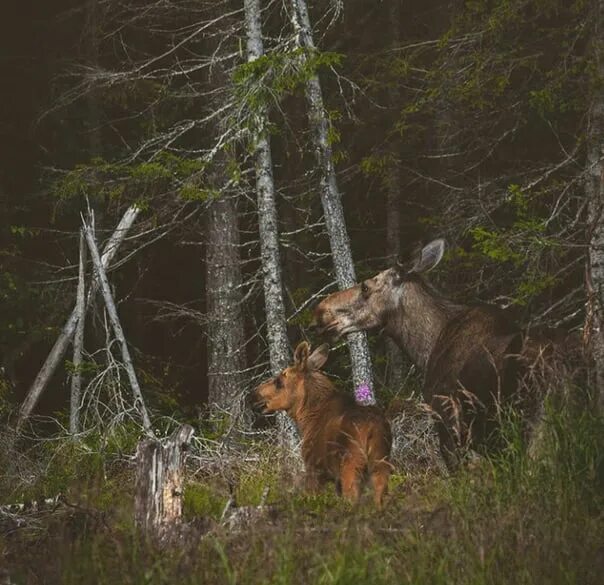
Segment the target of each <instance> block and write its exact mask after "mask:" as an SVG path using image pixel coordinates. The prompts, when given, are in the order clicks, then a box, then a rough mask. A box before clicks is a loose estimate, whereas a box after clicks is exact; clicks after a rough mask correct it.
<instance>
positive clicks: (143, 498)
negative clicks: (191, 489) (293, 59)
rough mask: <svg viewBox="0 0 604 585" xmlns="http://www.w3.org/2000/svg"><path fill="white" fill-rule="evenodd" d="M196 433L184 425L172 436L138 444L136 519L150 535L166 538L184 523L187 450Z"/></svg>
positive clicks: (138, 524)
mask: <svg viewBox="0 0 604 585" xmlns="http://www.w3.org/2000/svg"><path fill="white" fill-rule="evenodd" d="M192 436H193V427H191V426H190V425H181V426H180V427H179V428H178V429H176V430H175V431H174V432H173V433H172V435H170V437H169V438H168V439H165V440H163V441H157V440H153V439H143V440H142V441H141V442H140V443H139V444H138V447H137V450H136V496H135V502H134V510H135V511H134V513H135V522H136V525H137V527H138V528H139V529H140V530H142V531H143V532H145V533H147V534H149V535H150V536H158V537H163V536H164V535H165V534H166V533H167V532H170V531H171V530H173V529H175V528H178V527H179V526H180V523H181V518H182V500H183V486H184V470H185V459H186V450H187V447H188V445H189V442H190V441H191V437H192Z"/></svg>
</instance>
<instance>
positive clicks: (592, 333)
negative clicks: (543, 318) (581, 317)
mask: <svg viewBox="0 0 604 585" xmlns="http://www.w3.org/2000/svg"><path fill="white" fill-rule="evenodd" d="M592 22H593V27H594V28H593V33H592V34H593V37H592V47H591V49H592V55H593V62H594V65H595V77H596V79H595V80H594V83H593V89H592V93H591V96H590V99H591V103H590V108H589V126H588V129H587V170H586V171H587V172H586V184H585V191H586V196H587V198H588V204H589V206H588V220H589V231H590V239H589V271H588V279H587V280H588V295H589V301H590V303H589V304H590V307H591V313H592V314H591V323H590V324H589V325H588V327H589V329H590V330H589V331H586V334H587V335H588V338H589V339H590V346H591V352H592V356H593V360H594V370H595V376H594V378H595V380H594V381H595V386H596V392H597V400H598V406H599V408H600V411H601V412H604V158H603V157H604V88H603V85H602V81H603V80H604V38H603V35H604V0H594V15H593V21H592Z"/></svg>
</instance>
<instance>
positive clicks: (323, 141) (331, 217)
mask: <svg viewBox="0 0 604 585" xmlns="http://www.w3.org/2000/svg"><path fill="white" fill-rule="evenodd" d="M290 15H291V19H292V24H293V26H294V30H295V32H296V42H297V44H298V46H299V47H300V48H301V49H303V52H302V56H301V59H302V60H306V59H307V58H308V54H309V53H314V52H316V50H317V48H316V46H315V43H314V40H313V35H312V28H311V25H310V17H309V14H308V7H307V5H306V0H291V10H290ZM305 93H306V100H307V102H308V108H309V111H308V119H309V123H310V126H311V128H312V131H313V140H314V147H315V156H316V159H317V165H318V168H319V173H320V180H319V185H320V193H321V203H322V205H323V214H324V216H325V225H326V227H327V233H328V235H329V243H330V246H331V255H332V258H333V263H334V268H335V273H336V278H337V281H338V286H339V287H340V289H345V288H349V287H351V286H353V285H354V284H355V283H356V275H355V270H354V264H353V261H352V253H351V251H350V240H349V238H348V232H347V231H346V221H345V218H344V208H343V206H342V197H341V195H340V191H339V189H338V183H337V179H336V171H335V166H334V162H333V154H332V149H331V145H330V141H329V120H328V119H327V114H326V112H325V106H324V104H323V93H322V90H321V83H320V81H319V76H318V74H316V73H315V74H313V75H311V76H309V78H308V80H307V81H306V83H305ZM347 340H348V345H349V348H350V357H351V361H352V377H353V381H354V385H355V387H356V388H357V392H356V393H355V396H357V399H359V398H360V399H361V401H362V402H366V403H369V404H371V403H374V402H375V397H374V395H373V390H372V372H371V357H370V354H369V346H368V344H367V337H366V335H365V334H364V333H353V334H350V335H348V336H347Z"/></svg>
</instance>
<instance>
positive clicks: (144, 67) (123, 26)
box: [0, 0, 599, 415]
mask: <svg viewBox="0 0 604 585" xmlns="http://www.w3.org/2000/svg"><path fill="white" fill-rule="evenodd" d="M310 8H311V20H312V22H313V23H315V25H316V26H315V36H316V43H317V45H318V47H319V49H320V51H321V53H320V54H319V55H320V57H318V58H317V59H316V63H313V64H312V67H314V68H316V70H318V72H319V74H320V78H321V82H322V84H323V91H324V95H325V102H326V108H327V111H328V115H329V119H330V140H331V141H332V147H333V150H334V156H335V160H336V165H337V171H338V180H339V184H340V188H341V191H342V193H343V203H344V210H345V214H346V221H347V228H348V233H349V236H350V240H351V244H352V250H353V257H354V260H355V264H356V269H357V276H358V278H359V279H361V278H363V277H367V276H369V275H372V274H373V273H375V272H377V271H378V270H381V269H383V268H385V267H387V266H388V265H389V264H390V263H391V262H393V261H394V259H395V258H397V257H400V256H405V254H408V253H410V252H411V250H412V249H413V248H414V246H415V245H417V243H418V242H421V241H426V240H428V239H430V238H433V237H445V238H446V240H447V242H448V253H447V257H446V262H445V263H444V265H443V268H442V269H441V270H439V272H438V274H436V275H435V280H436V281H437V282H439V285H440V286H441V288H443V289H446V291H448V293H449V294H450V295H451V296H454V297H456V298H458V299H461V300H463V301H470V300H480V301H484V302H490V303H495V304H498V305H500V306H505V307H507V308H509V310H510V318H513V319H516V320H518V322H519V323H520V324H522V325H523V326H528V325H541V324H547V325H550V326H563V327H564V328H567V329H572V328H580V327H582V325H583V323H584V320H585V311H584V306H585V302H586V293H585V288H584V275H585V266H586V257H587V256H586V252H587V247H586V246H587V244H588V242H589V233H590V223H589V222H590V219H589V214H588V203H589V202H588V198H587V196H586V190H585V184H584V183H585V173H586V155H587V128H588V112H589V109H590V107H591V106H592V101H591V97H592V96H593V95H594V87H597V83H599V82H598V81H595V76H596V73H595V70H594V61H593V59H590V50H591V49H590V47H591V44H590V43H592V44H593V42H592V41H593V34H594V32H593V27H592V24H593V22H594V20H593V16H594V12H593V5H592V4H590V3H589V2H581V1H578V2H563V1H556V0H547V1H546V0H543V1H536V0H535V1H526V0H524V1H521V0H518V1H501V2H488V1H478V0H477V1H467V2H462V1H454V0H452V1H449V2H442V1H436V0H434V1H432V0H428V1H422V2H413V1H410V2H401V3H399V2H374V1H371V2H369V1H360V0H359V1H356V0H355V1H351V2H346V3H345V4H343V3H340V2H327V1H325V2H315V3H313V4H312V6H311V7H310ZM7 14H10V17H7V18H4V19H3V29H4V32H3V34H2V43H3V50H2V70H3V75H2V77H3V79H4V83H3V91H2V95H1V98H0V99H1V100H2V106H1V112H2V124H1V133H2V140H1V143H2V150H3V152H2V156H1V157H0V158H1V160H2V173H1V175H0V194H1V198H2V199H1V205H2V224H1V226H0V229H1V241H0V252H1V257H2V278H1V283H0V294H1V295H2V304H1V309H0V311H1V313H0V320H1V322H2V327H1V331H2V333H1V337H0V355H1V356H2V367H3V376H4V377H5V380H6V384H7V388H8V389H9V391H8V392H7V396H6V397H5V399H7V400H9V401H10V402H12V403H13V404H18V403H19V402H20V400H21V399H22V398H23V396H24V394H25V392H26V389H27V388H28V386H29V384H30V383H31V381H32V379H33V377H34V376H35V373H36V372H37V370H38V368H39V365H40V364H41V362H42V361H43V359H44V357H45V355H46V353H47V352H48V349H49V347H50V345H51V343H52V342H53V340H54V338H55V337H56V335H57V333H58V330H59V328H60V327H61V325H62V323H63V322H64V320H65V318H66V316H67V315H68V313H69V311H70V310H71V307H72V305H73V302H74V297H75V287H76V273H77V253H78V244H77V238H78V228H79V223H80V218H79V214H80V212H81V211H83V210H85V209H86V200H85V198H86V197H88V199H89V200H90V201H91V205H92V206H93V207H94V208H95V211H96V215H97V229H98V232H99V238H100V239H103V238H104V237H107V236H108V235H109V234H110V233H111V231H112V230H113V229H114V228H115V225H116V224H117V222H118V221H119V218H120V216H121V213H123V211H124V209H125V208H126V207H127V205H128V204H131V203H132V202H135V201H138V202H139V203H140V206H141V207H142V208H143V214H142V218H143V219H142V220H141V222H140V225H138V226H137V227H136V228H135V233H137V234H139V237H137V238H136V239H135V240H134V241H131V242H129V243H128V244H127V249H126V251H124V252H120V255H121V256H127V262H125V263H124V264H123V265H122V266H120V267H119V268H118V269H116V270H115V271H113V272H112V273H111V280H112V284H113V286H114V287H115V293H116V297H117V299H118V301H119V310H120V314H121V318H122V320H123V324H124V329H125V331H126V335H127V338H128V341H129V343H130V344H132V346H133V348H135V353H136V357H135V362H136V363H137V367H138V368H140V370H141V372H143V374H142V375H144V376H145V377H146V379H145V384H146V385H147V386H148V387H149V393H150V394H152V395H153V396H154V398H153V399H152V400H155V401H156V402H157V404H158V405H159V404H161V402H162V400H165V402H166V404H165V405H164V406H165V407H166V408H168V409H173V410H174V411H178V410H181V411H182V412H183V413H184V412H186V413H187V414H189V415H192V414H193V413H195V412H196V411H197V409H199V408H200V407H201V405H202V404H204V402H205V401H206V400H207V398H208V391H207V387H208V383H207V369H208V359H207V355H208V347H207V346H208V341H207V340H208V338H207V336H206V333H207V331H206V330H207V325H208V319H209V318H210V317H208V311H207V306H206V300H205V299H206V298H207V291H206V288H207V284H208V283H207V282H206V280H207V278H206V272H205V268H204V258H205V257H206V245H207V241H206V240H207V237H208V233H209V232H208V229H207V224H206V223H204V222H205V221H206V220H205V219H204V215H205V214H206V209H207V208H208V207H209V203H208V202H209V201H211V199H212V197H213V196H215V195H216V187H215V185H214V184H215V182H216V175H217V174H220V173H222V174H223V175H224V174H225V173H226V175H227V176H228V177H230V179H231V180H232V179H233V178H234V177H235V178H236V180H235V183H236V189H235V191H234V193H235V194H234V195H233V198H234V199H235V200H236V213H237V216H238V224H237V225H238V229H239V231H240V234H239V236H238V237H239V240H240V254H239V257H240V263H241V270H242V271H243V284H242V293H243V300H242V301H241V302H242V308H243V323H244V328H245V339H246V340H249V342H246V344H245V357H244V362H245V364H244V365H245V368H246V371H247V372H248V374H247V375H246V379H245V385H246V386H247V387H249V386H250V385H252V384H253V383H254V382H255V381H256V380H257V379H258V378H260V377H262V376H263V375H265V373H266V368H263V364H265V363H266V362H267V355H266V354H267V348H266V342H265V333H264V329H263V327H264V316H263V312H264V306H263V299H262V290H261V286H259V280H258V270H259V258H258V256H259V252H258V235H257V220H256V218H255V215H254V214H255V212H256V211H255V204H254V198H253V191H254V185H253V177H252V176H251V174H250V173H251V169H252V166H251V164H250V162H249V157H248V156H246V145H245V140H237V139H235V140H233V141H232V142H230V143H229V144H227V146H226V147H225V149H224V152H225V153H226V154H224V155H223V161H222V162H221V163H220V164H218V163H212V164H213V165H214V167H212V165H209V167H208V168H205V167H204V168H203V169H201V167H197V166H195V165H196V161H199V160H200V154H201V153H203V152H207V151H208V150H209V149H211V148H212V146H213V145H214V144H215V143H216V141H217V140H218V137H219V136H220V133H221V132H223V131H224V128H225V127H226V128H227V129H230V130H229V131H237V130H238V129H245V128H246V124H248V123H249V118H246V115H244V114H242V113H241V112H242V110H244V109H245V107H248V108H249V107H251V106H250V104H249V103H245V104H244V105H245V107H244V106H242V105H241V104H242V103H243V102H242V101H241V99H242V98H241V95H242V91H244V90H245V87H246V86H245V84H246V83H248V82H249V71H247V70H246V69H245V67H244V63H245V51H244V48H243V47H244V39H245V31H244V29H243V28H242V26H243V18H242V14H241V6H239V4H238V3H234V2H218V3H204V2H192V1H183V2H172V3H162V2H155V3H153V2H151V3H149V2H128V3H122V2H113V1H112V0H105V1H101V0H97V1H90V2H75V1H72V2H69V1H67V0H66V1H62V2H52V3H40V4H39V5H38V4H36V5H35V6H34V3H31V2H21V3H13V4H12V6H11V9H9V10H8V11H7ZM225 14H226V15H228V16H227V17H224V18H222V17H221V16H222V15H225ZM286 16H287V11H286V8H285V7H284V6H283V5H281V4H280V3H279V2H275V3H268V4H267V7H266V10H265V13H264V27H265V30H264V35H265V42H266V50H267V54H268V57H267V59H268V66H270V67H272V68H273V74H272V75H273V76H272V77H271V78H268V79H269V86H270V91H268V92H267V94H266V95H264V96H262V95H260V94H258V96H260V97H258V96H256V98H255V99H263V100H265V101H266V103H267V105H268V107H269V111H270V116H271V141H272V151H273V158H274V167H275V180H276V185H277V189H278V203H277V204H278V209H279V223H280V225H279V227H280V230H281V234H282V235H281V241H282V249H281V258H282V269H283V272H284V282H285V299H286V303H287V307H286V310H287V314H288V316H289V322H288V334H289V339H290V343H292V344H295V343H296V342H297V341H298V340H299V339H300V338H301V337H302V336H304V335H307V332H306V326H307V325H308V323H309V320H310V307H311V306H312V304H313V303H308V306H306V305H305V302H307V301H309V299H310V300H312V299H313V295H314V294H315V293H316V292H317V291H323V292H326V291H328V290H333V289H334V286H333V285H332V286H331V289H330V288H329V284H330V282H331V281H332V280H333V276H332V266H331V260H330V257H329V247H328V241H327V238H326V235H325V232H324V227H323V225H322V223H321V214H322V211H321V207H320V203H319V197H318V187H317V184H316V175H315V172H314V170H313V166H314V158H313V151H312V146H311V145H310V137H309V129H308V121H307V117H306V107H305V101H304V95H303V87H302V86H303V81H304V75H305V74H306V73H305V72H304V71H301V70H295V67H292V66H291V63H290V64H288V62H287V60H288V59H289V60H290V61H292V60H294V58H295V57H292V56H291V55H289V56H288V53H287V50H288V49H287V47H288V45H287V43H288V38H290V37H291V35H292V31H291V30H290V27H289V28H288V23H287V17H286ZM216 17H220V18H216ZM212 19H215V20H216V22H212ZM202 21H208V22H210V23H211V24H209V25H208V27H207V30H206V29H204V32H203V34H199V35H197V36H195V37H194V38H193V39H192V40H190V41H187V42H184V41H183V42H182V43H180V41H181V39H184V38H185V37H186V32H187V31H188V30H190V27H192V26H193V25H194V24H195V23H196V22H202ZM166 51H167V52H166ZM158 55H164V56H163V57H161V58H160V57H158ZM221 55H222V57H221ZM271 55H272V56H271ZM212 56H213V57H212ZM211 58H215V59H216V63H217V64H216V66H215V67H213V66H212V65H211V63H210V61H211ZM271 59H272V61H270V60H271ZM206 61H207V62H206ZM292 62H293V61H292ZM189 65H191V66H193V70H192V72H191V73H187V74H186V75H184V74H182V71H183V70H184V69H183V68H186V66H189ZM197 65H199V67H198V68H197V69H198V70H197V69H195V67H197ZM179 71H180V73H179ZM265 81H266V79H265ZM242 88H243V90H242ZM221 100H227V102H222V101H221ZM228 100H231V101H228ZM238 100H239V101H238ZM221 103H229V104H230V105H229V108H227V109H226V111H225V113H224V115H222V116H221V117H222V120H221V122H220V123H221V124H222V126H220V127H218V126H216V125H213V122H211V121H210V122H207V121H206V120H205V119H204V116H205V117H207V116H208V114H209V113H211V112H212V109H216V108H217V107H218V106H219V105H220V104H221ZM189 122H192V124H191V128H190V129H189V130H187V131H186V132H183V133H182V134H180V135H179V137H178V138H177V139H175V140H172V138H171V137H172V136H173V134H171V133H172V132H173V131H174V129H175V128H177V129H178V128H180V127H182V125H183V124H187V123H189ZM179 125H180V126H179ZM238 125H239V127H238ZM225 161H226V162H225ZM187 165H189V166H187ZM221 165H222V166H221ZM225 168H226V171H225V170H224V169H225ZM216 169H219V170H216ZM189 177H194V180H191V181H189ZM213 185H214V186H213ZM179 214H180V215H179ZM177 215H178V216H179V217H181V216H182V217H184V216H187V217H189V219H188V220H187V221H183V222H181V223H178V224H177V225H174V224H171V223H170V222H171V221H173V219H174V217H175V216H177ZM166 226H170V227H169V229H168V230H165V229H163V228H165V227H166ZM160 234H161V237H159V238H157V237H156V236H159V235H160ZM127 252H134V254H132V255H128V254H127ZM300 307H302V310H299V309H300ZM95 315H96V316H95V317H93V318H92V319H91V326H92V329H91V330H90V331H92V333H91V339H90V340H89V341H88V343H90V344H91V346H92V348H93V349H94V348H95V347H100V346H102V345H103V343H104V332H103V329H102V307H98V310H97V311H96V313H95ZM256 333H259V335H256ZM371 343H372V356H373V360H374V368H375V370H376V380H377V391H378V395H379V394H380V389H383V390H384V391H388V390H392V380H400V377H399V378H396V377H395V378H392V375H393V374H392V370H393V368H394V366H392V365H389V361H388V359H387V357H386V356H390V355H391V354H390V353H388V350H387V348H386V346H385V342H384V340H383V339H382V338H381V337H379V336H377V337H376V336H374V337H372V339H371ZM91 351H92V350H91ZM336 355H337V356H339V359H338V360H334V362H333V368H334V371H336V372H339V373H340V375H341V376H343V377H346V376H347V367H348V366H347V363H346V360H347V356H346V353H345V352H344V351H343V350H339V351H338V352H337V354H336ZM396 367H398V368H400V367H401V366H400V365H399V366H396ZM248 368H249V369H248ZM65 380H66V372H65V371H62V372H59V373H58V374H57V375H56V376H55V378H54V379H53V383H52V390H51V391H49V392H46V393H45V394H44V395H43V398H42V402H41V404H40V412H43V413H51V412H54V413H56V412H58V411H61V410H64V409H65V408H66V405H67V401H68V389H67V385H66V383H65Z"/></svg>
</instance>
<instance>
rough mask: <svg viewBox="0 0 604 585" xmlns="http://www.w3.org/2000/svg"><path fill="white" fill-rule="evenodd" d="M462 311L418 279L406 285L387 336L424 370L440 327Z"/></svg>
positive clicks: (388, 325) (388, 326)
mask: <svg viewBox="0 0 604 585" xmlns="http://www.w3.org/2000/svg"><path fill="white" fill-rule="evenodd" d="M462 309H463V306H462V305H457V304H455V303H453V302H452V301H450V300H448V299H445V298H444V297H442V296H440V295H439V294H438V293H437V292H436V291H435V290H434V289H432V288H431V287H430V286H428V285H427V284H426V283H425V282H423V281H421V280H416V281H410V282H407V283H405V285H404V289H403V293H402V295H401V298H400V301H399V305H398V307H397V309H396V310H395V311H394V314H393V315H392V317H391V318H390V319H389V320H388V324H387V326H386V333H387V334H388V335H389V336H390V337H392V338H393V339H394V340H395V341H396V343H397V344H398V345H399V346H400V347H401V348H402V349H403V350H405V351H406V352H407V354H408V355H409V357H410V358H411V359H412V360H413V362H414V363H415V364H416V365H417V366H419V367H420V368H422V369H424V368H425V367H426V364H427V363H428V359H429V358H430V354H431V353H432V350H433V349H434V345H435V344H436V340H437V339H438V336H439V335H440V333H441V331H442V330H443V327H444V326H445V325H446V324H447V322H448V321H449V319H451V318H452V317H453V316H454V315H455V314H457V313H458V312H459V311H460V310H462Z"/></svg>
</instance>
